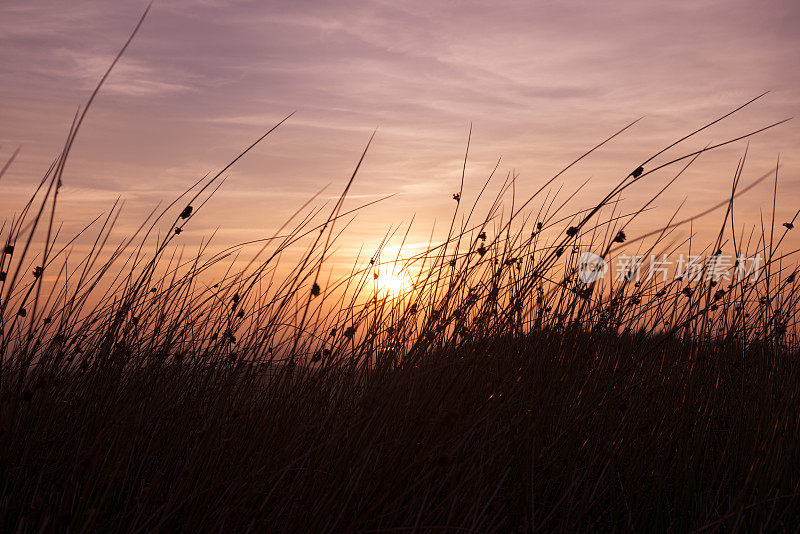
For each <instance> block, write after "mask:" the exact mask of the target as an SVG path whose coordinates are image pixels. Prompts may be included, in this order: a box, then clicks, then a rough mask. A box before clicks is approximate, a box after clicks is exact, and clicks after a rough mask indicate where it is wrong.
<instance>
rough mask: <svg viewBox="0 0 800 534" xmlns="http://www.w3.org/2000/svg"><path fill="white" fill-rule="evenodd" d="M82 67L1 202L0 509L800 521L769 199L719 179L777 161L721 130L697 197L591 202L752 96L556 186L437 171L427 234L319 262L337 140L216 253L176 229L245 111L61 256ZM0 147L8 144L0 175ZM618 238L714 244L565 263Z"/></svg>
mask: <svg viewBox="0 0 800 534" xmlns="http://www.w3.org/2000/svg"><path fill="white" fill-rule="evenodd" d="M123 52H124V49H123ZM112 68H113V65H112ZM104 79H105V78H104ZM101 85H102V81H101V83H100V85H98V90H99V89H100V86H101ZM94 94H96V91H95V93H94ZM94 94H93V95H92V97H91V98H90V100H89V102H88V103H87V105H86V106H85V107H83V108H82V112H81V113H79V115H78V116H77V117H76V120H75V122H74V123H73V125H72V127H71V128H70V130H69V136H68V140H67V142H66V144H65V147H64V149H63V152H62V153H61V154H60V155H59V156H58V157H57V158H56V159H55V161H54V163H53V166H52V167H51V168H50V170H49V171H48V172H47V174H46V175H45V176H43V178H42V180H41V182H40V183H39V184H38V187H37V188H36V190H35V192H34V193H33V194H32V196H31V198H30V201H29V202H28V203H27V205H25V206H23V207H22V208H21V210H20V211H19V212H17V213H14V214H8V215H5V214H4V219H3V222H2V223H0V239H2V247H3V248H2V250H0V272H2V275H1V276H0V318H2V332H1V333H0V354H2V358H1V359H0V394H1V395H2V400H1V401H0V525H2V526H1V527H0V528H2V530H3V531H8V532H39V531H65V530H69V531H76V532H78V531H101V532H105V531H117V530H119V531H152V530H162V531H189V532H191V531H256V532H257V531H265V530H268V531H272V530H274V531H281V532H286V531H292V532H294V531H299V532H305V531H314V532H316V531H331V532H343V531H358V532H373V531H386V532H405V531H442V532H445V531H448V532H449V531H477V532H491V531H496V532H514V531H518V532H528V531H534V530H542V531H586V530H599V529H602V530H637V531H647V530H673V531H689V530H691V531H752V530H756V529H758V530H769V531H784V530H786V531H794V529H795V528H796V525H797V524H798V522H800V493H798V491H800V474H799V473H800V446H799V445H800V444H798V436H800V390H798V387H797V384H798V383H800V361H798V356H799V355H798V340H797V328H796V326H797V324H796V323H797V318H796V313H797V300H798V281H797V279H796V272H797V269H796V267H795V264H794V256H793V255H792V254H793V252H792V251H791V250H789V251H786V250H784V249H785V243H786V242H787V241H789V240H790V238H791V232H792V230H793V229H794V225H795V222H796V221H795V219H796V217H797V214H795V217H794V218H792V219H791V220H786V221H783V220H776V219H775V215H774V214H775V211H776V204H777V193H776V194H775V195H774V196H773V198H770V199H768V204H769V208H768V209H767V212H766V213H767V214H768V215H767V216H766V220H764V219H762V221H759V224H758V225H755V226H751V227H747V228H748V229H747V231H745V232H743V231H742V230H737V228H739V225H740V224H741V221H739V220H738V219H737V220H736V221H735V222H736V224H734V216H735V210H734V206H735V204H736V199H738V198H739V196H740V195H742V194H745V193H746V192H747V191H749V190H750V189H751V188H752V187H753V186H754V185H755V184H757V183H761V182H764V181H766V180H770V181H772V182H773V183H774V188H775V191H777V188H778V183H779V172H778V170H777V168H776V170H775V171H774V172H772V173H768V174H765V175H763V176H761V177H760V178H757V179H756V180H750V181H749V182H747V181H746V180H744V181H745V182H747V183H741V184H740V180H743V178H742V176H743V168H744V163H745V160H746V152H745V155H743V156H742V159H741V160H740V162H739V166H738V169H737V171H736V172H735V173H734V174H733V176H731V182H730V194H729V195H728V196H727V198H720V199H718V201H719V204H718V206H717V207H716V209H714V210H712V211H710V212H709V213H706V214H699V215H698V216H695V217H690V218H680V217H675V218H673V219H671V220H667V221H663V223H657V224H654V225H653V228H652V232H651V233H649V234H646V235H634V234H633V233H631V232H630V230H629V229H628V231H627V233H626V228H627V226H628V225H629V224H630V223H631V222H632V221H633V220H637V219H640V218H641V217H643V216H644V215H645V214H646V213H647V212H648V209H649V206H650V204H651V203H652V202H654V201H656V200H657V198H658V196H659V195H660V194H661V193H658V194H656V195H655V196H654V197H653V198H652V199H651V200H650V201H649V202H647V203H646V204H645V205H642V206H641V207H640V208H639V209H637V210H636V211H634V212H631V213H626V212H623V211H622V210H621V208H620V207H619V200H620V198H621V195H622V193H623V192H624V191H625V190H627V189H628V188H629V187H630V186H632V185H633V184H635V183H637V182H639V181H641V180H647V179H652V176H653V174H654V173H655V172H656V171H661V172H662V173H663V172H665V170H666V171H669V172H671V173H672V176H673V178H671V179H669V180H666V181H665V182H664V184H663V189H662V190H661V191H662V192H663V191H664V190H666V189H667V188H668V187H669V186H670V185H671V184H672V182H673V181H674V180H675V179H676V178H677V177H678V176H680V175H681V173H683V172H684V171H685V169H686V168H688V167H689V166H690V165H691V164H692V162H693V161H694V160H695V159H696V158H697V157H698V156H700V155H701V154H703V153H705V152H707V151H711V150H715V149H716V148H718V147H720V146H724V145H728V144H731V143H740V144H742V146H744V144H743V143H744V141H743V140H745V139H747V138H749V137H750V136H752V135H756V134H758V133H760V132H761V131H763V130H765V129H767V128H772V127H773V126H777V124H773V125H767V126H765V127H764V128H762V129H759V130H757V131H754V132H747V133H745V134H743V135H742V136H740V137H738V138H736V139H731V140H728V141H726V142H724V143H721V144H718V145H714V146H709V147H706V148H704V149H702V150H700V151H689V152H687V153H685V154H683V155H681V156H679V157H675V158H671V159H664V157H662V156H663V154H664V153H665V151H666V150H667V149H673V148H675V147H679V146H682V145H681V143H683V142H684V141H686V140H687V139H690V138H692V137H693V136H695V135H696V134H697V133H699V132H701V131H703V130H705V129H706V128H708V127H709V126H712V125H713V124H715V123H717V122H718V121H720V120H723V119H728V118H729V116H730V115H732V114H734V113H735V112H736V111H738V110H739V109H742V108H743V107H745V106H749V105H750V104H751V103H752V102H753V101H755V100H756V99H754V100H752V101H750V102H747V103H745V104H743V106H741V107H740V108H737V109H736V110H733V111H731V113H729V114H728V115H725V116H724V117H720V118H718V119H715V120H713V121H712V122H710V123H708V124H707V125H704V126H702V127H701V128H700V129H698V130H696V131H695V132H692V133H690V134H689V135H687V136H686V137H684V138H682V139H679V140H677V141H675V142H670V143H667V146H666V148H664V149H661V150H658V151H656V152H654V154H653V156H652V157H651V158H649V159H647V160H646V161H643V162H634V164H632V165H631V166H630V169H626V170H625V171H624V172H623V173H622V174H625V173H627V172H628V171H629V170H630V173H629V174H627V175H626V176H623V177H621V179H620V181H619V182H618V183H617V184H615V185H613V187H610V189H609V191H608V194H607V195H606V196H605V197H604V198H600V199H597V201H596V202H594V203H591V204H589V205H587V206H585V209H582V210H579V211H567V210H565V209H564V208H563V206H564V205H565V200H566V197H564V196H561V197H559V195H558V193H557V191H555V189H554V188H553V187H552V186H553V184H554V183H555V181H556V180H557V178H558V177H559V176H560V174H561V173H559V174H556V175H555V176H553V177H552V178H549V179H547V180H544V181H543V182H542V186H541V188H540V189H539V190H538V191H537V192H536V193H535V194H534V195H533V196H531V197H530V198H523V199H520V198H515V197H514V176H511V175H509V176H507V177H505V178H503V177H498V176H494V175H493V176H490V177H489V178H488V179H487V183H489V182H490V181H491V180H499V181H500V182H501V183H502V187H501V193H500V195H499V196H498V197H497V198H496V199H495V200H494V201H493V202H492V203H491V206H490V208H489V209H488V211H487V212H485V213H479V212H478V211H479V210H478V209H477V208H476V206H478V202H477V201H476V202H475V204H474V205H468V204H466V203H465V202H464V201H462V195H463V194H464V191H463V187H464V186H463V180H462V186H461V190H459V191H458V192H456V193H454V194H453V200H454V206H455V209H454V213H453V216H452V220H451V222H450V230H449V232H448V235H447V237H446V238H445V239H444V240H442V241H441V242H437V243H434V242H431V244H430V246H429V247H428V249H427V250H425V251H423V252H421V253H414V254H412V255H409V256H403V257H401V254H400V252H399V251H394V252H392V254H389V253H388V252H383V251H382V247H383V245H385V244H386V240H384V241H383V242H382V243H381V244H380V245H379V246H378V247H377V251H376V252H375V254H373V255H371V256H369V257H367V258H362V259H361V260H359V261H357V262H356V263H355V264H354V265H353V268H352V270H351V271H350V273H349V274H347V275H345V276H342V277H338V278H333V279H332V278H330V277H328V276H327V275H326V274H325V273H327V272H328V271H327V270H326V269H327V267H328V263H329V262H330V261H331V260H330V256H331V255H332V251H333V249H334V248H335V245H336V243H337V242H338V240H340V239H341V238H342V235H343V233H344V232H346V230H347V221H348V220H350V217H351V216H352V215H354V211H358V209H359V208H356V209H355V210H353V209H345V208H344V203H345V199H346V198H347V195H348V192H349V191H350V187H351V184H352V183H353V181H354V180H356V179H357V175H358V170H359V166H360V165H361V161H359V162H357V163H356V164H355V170H354V172H353V175H352V177H350V179H349V180H346V181H345V184H344V188H343V191H342V193H341V196H340V197H339V200H338V201H337V202H335V203H334V205H333V206H327V207H326V208H325V209H323V208H319V207H316V205H315V203H314V202H315V199H310V200H309V202H308V203H307V204H306V205H304V206H300V207H299V209H298V211H297V214H296V216H295V217H294V218H293V219H291V220H289V221H287V222H286V224H285V225H284V226H283V227H282V228H280V229H277V230H276V231H275V234H274V236H272V237H270V238H268V239H265V240H264V241H263V242H262V243H258V244H257V246H258V247H260V248H257V252H256V253H254V254H253V255H252V256H251V258H249V259H248V260H247V262H246V263H245V264H244V265H243V266H242V264H241V263H237V262H234V261H233V258H234V256H235V254H236V253H237V252H238V251H239V250H240V248H237V247H231V248H230V249H229V250H227V251H223V252H219V253H213V254H212V253H209V252H207V250H206V247H207V245H201V246H200V247H199V248H198V250H197V251H196V252H193V253H192V254H191V255H187V254H186V251H185V250H184V248H183V247H182V245H181V244H180V239H181V233H182V231H183V228H184V226H185V225H188V224H191V222H192V219H193V218H194V217H197V216H198V214H200V213H203V207H204V205H205V203H206V202H207V201H208V199H209V198H211V197H212V196H213V194H214V192H215V191H216V190H217V188H218V187H219V185H220V184H221V177H222V176H223V174H224V171H225V170H227V169H228V168H229V167H230V166H231V165H233V164H235V163H236V162H237V161H238V160H239V159H240V158H241V157H243V156H244V155H245V154H246V153H247V152H248V151H249V150H251V149H252V148H254V147H255V146H256V145H257V144H258V143H259V142H261V141H262V140H263V141H265V142H268V141H269V137H268V136H269V134H270V133H271V132H272V131H273V130H269V131H268V132H267V134H265V136H264V137H262V138H260V139H258V140H256V142H255V143H253V145H251V146H250V147H248V148H247V149H246V150H244V151H243V152H242V154H241V155H239V156H238V157H236V158H234V159H233V160H232V161H231V163H230V164H229V165H228V166H226V167H224V168H223V170H222V171H220V172H219V173H217V174H215V175H211V176H208V177H205V178H203V179H201V180H200V181H198V182H197V183H195V184H193V185H192V186H191V187H189V188H188V189H187V191H186V193H185V194H184V195H182V196H180V197H179V198H176V199H175V200H174V201H173V202H172V203H171V204H170V205H168V206H167V207H166V208H163V209H162V210H161V211H158V212H155V211H154V212H153V213H152V214H151V215H150V217H148V218H147V219H146V220H145V221H143V223H142V225H141V227H140V229H139V231H138V232H137V233H135V234H134V235H130V236H127V237H125V238H124V239H123V240H121V241H119V243H118V244H116V243H117V241H116V240H115V239H112V238H110V236H111V235H112V230H113V227H114V222H115V220H116V216H117V214H118V209H119V207H118V206H116V205H115V206H113V207H112V208H111V209H110V210H109V212H108V213H107V214H106V216H105V218H103V219H100V220H97V221H94V222H93V223H92V224H90V225H87V228H86V230H85V231H84V232H83V233H82V235H81V236H76V239H77V238H80V239H89V241H90V242H91V243H92V246H91V248H90V252H89V253H88V254H87V255H85V256H82V257H77V258H76V257H75V256H74V255H73V254H72V248H71V246H72V244H73V241H72V239H73V238H72V237H68V238H64V237H62V236H60V235H59V232H58V225H59V222H58V221H59V218H58V217H59V215H58V210H57V207H58V194H59V188H60V185H61V179H62V174H63V171H64V168H65V164H66V161H67V159H68V155H69V151H70V148H71V146H72V143H73V141H74V139H75V137H76V135H77V133H78V131H79V128H80V126H81V124H82V122H83V118H84V116H85V113H86V111H87V110H88V109H89V107H90V105H91V102H92V99H93V98H94ZM287 119H288V117H287ZM278 126H280V125H277V126H276V127H278ZM626 129H627V127H626V128H624V129H623V130H620V131H619V132H616V133H614V134H613V135H612V136H611V137H609V139H607V140H606V141H608V140H610V139H613V138H614V137H616V136H618V135H622V134H623V133H624V132H625V130H626ZM606 141H604V142H602V143H600V144H598V145H597V146H596V147H594V148H592V149H590V150H588V151H587V152H586V154H584V155H582V156H580V157H579V158H577V159H576V161H575V162H577V161H580V160H581V159H583V158H584V157H585V156H586V155H588V154H591V153H593V152H594V151H596V150H600V149H602V147H603V145H604V143H605V142H606ZM368 148H369V145H368V146H367V149H368ZM367 149H365V151H364V154H366V153H367ZM465 158H466V156H465ZM362 160H363V156H362ZM465 162H466V159H465ZM575 162H573V163H572V164H569V165H568V166H566V167H565V170H566V169H568V168H570V167H571V166H572V165H573V164H574V163H575ZM9 169H13V157H11V158H10V159H9V160H8V161H7V163H6V164H5V165H4V166H3V167H2V171H0V187H2V186H3V184H2V178H3V175H4V174H5V173H6V172H8V170H9ZM562 172H563V171H562ZM769 214H771V215H769ZM701 215H702V216H704V217H706V218H708V217H716V218H717V220H718V221H719V233H718V236H717V237H716V239H711V240H709V241H708V242H707V243H701V244H698V243H697V242H696V240H695V241H692V239H691V236H692V234H691V233H689V234H688V236H689V237H687V234H686V233H685V232H684V233H681V232H683V231H684V230H686V229H687V228H689V226H690V225H691V223H692V222H693V221H695V220H698V219H699V217H700V216H701ZM629 234H630V235H629ZM87 236H91V237H87ZM111 243H114V244H111ZM250 245H252V244H250ZM627 247H632V248H633V249H634V250H638V252H637V253H638V254H641V255H642V256H643V257H645V258H652V257H653V256H658V257H661V256H663V255H669V256H677V255H678V254H679V253H682V252H683V251H685V250H689V251H690V253H691V254H694V255H702V256H703V257H704V258H705V259H706V260H707V259H709V258H710V259H712V260H713V261H704V262H703V263H702V264H700V265H699V266H698V268H697V269H695V270H694V271H692V272H689V271H688V269H687V271H686V272H685V273H683V274H682V275H681V273H677V274H678V275H677V276H672V275H670V276H645V275H646V274H647V272H648V269H649V268H652V267H653V264H652V260H650V262H645V264H644V265H643V266H641V271H642V275H641V276H640V275H639V272H638V270H637V269H635V268H634V266H633V265H631V268H630V270H629V271H628V272H627V274H626V275H624V276H621V277H616V278H615V277H610V276H606V277H602V278H599V279H594V278H591V276H590V277H589V278H588V279H587V274H588V275H590V274H591V273H589V272H588V271H587V270H586V264H585V258H586V256H584V253H585V252H592V253H593V254H594V256H591V258H599V259H602V260H603V261H606V262H609V263H610V262H611V260H612V259H614V258H619V257H621V256H622V255H623V253H625V251H630V250H631V249H630V248H627ZM637 247H638V248H637ZM400 250H402V246H401V247H400ZM289 252H292V253H294V254H295V256H294V257H297V258H299V259H298V260H296V261H293V262H292V264H290V265H287V264H286V262H285V261H282V258H283V257H284V256H285V255H287V254H288V253H289ZM382 252H383V253H382ZM723 257H725V258H732V261H731V262H730V263H729V264H727V265H726V267H727V268H728V271H726V273H727V274H726V276H722V275H721V274H720V271H719V269H720V268H721V266H722V265H723V264H722V263H721V261H720V260H721V258H723ZM755 258H757V259H758V262H759V263H758V265H753V260H754V259H755ZM221 266H229V267H224V268H222V267H221ZM715 269H717V270H715ZM220 273H221V274H220Z"/></svg>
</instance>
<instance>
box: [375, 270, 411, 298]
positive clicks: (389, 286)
mask: <svg viewBox="0 0 800 534" xmlns="http://www.w3.org/2000/svg"><path fill="white" fill-rule="evenodd" d="M375 281H376V285H377V288H378V291H379V292H381V293H389V294H392V295H395V296H399V295H402V294H404V293H406V292H407V291H408V290H409V289H411V286H412V282H411V278H410V277H409V276H408V274H407V273H405V272H402V273H395V272H391V271H388V272H387V271H384V272H379V273H378V278H376V280H375Z"/></svg>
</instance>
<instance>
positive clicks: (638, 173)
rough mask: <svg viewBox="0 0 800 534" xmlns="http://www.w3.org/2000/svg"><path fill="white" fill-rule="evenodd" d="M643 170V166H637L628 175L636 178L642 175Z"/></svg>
mask: <svg viewBox="0 0 800 534" xmlns="http://www.w3.org/2000/svg"><path fill="white" fill-rule="evenodd" d="M643 172H644V167H637V168H636V170H634V171H633V172H632V173H631V174H630V175H631V176H633V177H634V178H638V177H640V176H641V175H642V173H643Z"/></svg>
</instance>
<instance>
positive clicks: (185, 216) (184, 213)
mask: <svg viewBox="0 0 800 534" xmlns="http://www.w3.org/2000/svg"><path fill="white" fill-rule="evenodd" d="M193 209H194V208H192V207H191V206H186V207H185V208H183V211H182V212H181V219H188V218H189V217H191V216H192V211H193Z"/></svg>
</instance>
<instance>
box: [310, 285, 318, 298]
mask: <svg viewBox="0 0 800 534" xmlns="http://www.w3.org/2000/svg"><path fill="white" fill-rule="evenodd" d="M319 291H320V289H319V284H317V283H316V282H314V285H313V286H311V296H312V297H318V296H319Z"/></svg>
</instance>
